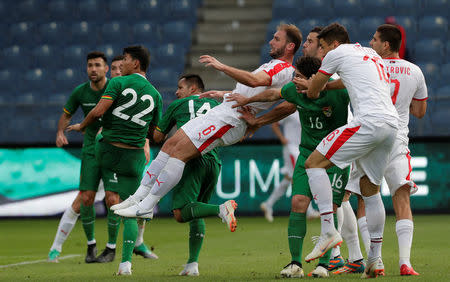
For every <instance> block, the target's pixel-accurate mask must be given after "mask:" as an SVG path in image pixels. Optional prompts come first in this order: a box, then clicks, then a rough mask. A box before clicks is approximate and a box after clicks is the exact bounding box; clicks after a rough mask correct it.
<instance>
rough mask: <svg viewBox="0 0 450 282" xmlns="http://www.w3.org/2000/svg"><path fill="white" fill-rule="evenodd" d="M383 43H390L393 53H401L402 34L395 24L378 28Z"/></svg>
mask: <svg viewBox="0 0 450 282" xmlns="http://www.w3.org/2000/svg"><path fill="white" fill-rule="evenodd" d="M377 32H378V33H379V35H380V40H381V41H382V42H386V41H387V42H389V48H390V49H391V51H392V52H398V51H400V45H402V32H401V31H400V29H399V28H398V27H397V26H395V25H393V24H382V25H380V26H379V27H378V28H377Z"/></svg>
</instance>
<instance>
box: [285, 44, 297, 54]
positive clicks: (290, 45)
mask: <svg viewBox="0 0 450 282" xmlns="http://www.w3.org/2000/svg"><path fill="white" fill-rule="evenodd" d="M286 48H287V49H288V50H289V51H292V52H294V49H295V43H292V42H290V43H288V44H287V46H286Z"/></svg>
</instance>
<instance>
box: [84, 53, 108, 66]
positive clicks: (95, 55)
mask: <svg viewBox="0 0 450 282" xmlns="http://www.w3.org/2000/svg"><path fill="white" fill-rule="evenodd" d="M97 58H102V59H103V61H104V62H105V64H108V59H107V58H106V56H105V53H103V52H100V51H92V52H90V53H89V54H87V56H86V62H87V61H89V60H91V59H97Z"/></svg>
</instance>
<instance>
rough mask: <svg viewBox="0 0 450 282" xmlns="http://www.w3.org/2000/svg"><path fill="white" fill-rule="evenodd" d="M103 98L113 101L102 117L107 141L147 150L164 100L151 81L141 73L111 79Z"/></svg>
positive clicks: (104, 135)
mask: <svg viewBox="0 0 450 282" xmlns="http://www.w3.org/2000/svg"><path fill="white" fill-rule="evenodd" d="M102 99H109V100H113V101H114V102H113V104H112V106H111V107H110V108H109V109H108V110H107V111H106V113H105V114H104V115H103V117H102V126H103V130H102V134H103V138H104V139H105V140H106V141H107V142H121V143H124V144H128V145H130V146H135V147H139V148H140V147H143V146H144V144H145V138H146V137H147V133H148V128H149V126H150V124H154V125H157V124H158V122H159V119H160V117H161V109H162V98H161V95H160V94H159V92H158V91H157V90H156V89H155V88H154V87H153V86H152V85H151V84H150V82H148V80H147V79H146V78H145V77H144V76H142V75H140V74H137V73H134V74H131V75H127V76H119V77H115V78H113V79H111V81H110V82H109V84H108V87H107V88H106V90H105V93H103V96H102Z"/></svg>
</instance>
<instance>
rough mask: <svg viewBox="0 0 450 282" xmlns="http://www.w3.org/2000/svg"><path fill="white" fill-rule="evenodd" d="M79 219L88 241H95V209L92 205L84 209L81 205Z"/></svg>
mask: <svg viewBox="0 0 450 282" xmlns="http://www.w3.org/2000/svg"><path fill="white" fill-rule="evenodd" d="M80 217H81V222H82V223H83V229H84V233H85V234H86V238H87V240H88V242H89V241H93V240H95V228H94V227H95V209H94V205H92V206H89V207H86V206H84V205H83V203H81V206H80Z"/></svg>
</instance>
